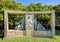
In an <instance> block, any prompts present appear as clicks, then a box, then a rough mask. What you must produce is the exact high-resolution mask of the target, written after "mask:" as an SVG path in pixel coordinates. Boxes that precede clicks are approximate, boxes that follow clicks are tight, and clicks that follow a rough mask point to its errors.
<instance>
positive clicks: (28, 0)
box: [15, 0, 60, 5]
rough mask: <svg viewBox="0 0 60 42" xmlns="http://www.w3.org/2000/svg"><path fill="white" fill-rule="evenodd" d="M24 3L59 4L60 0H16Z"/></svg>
mask: <svg viewBox="0 0 60 42" xmlns="http://www.w3.org/2000/svg"><path fill="white" fill-rule="evenodd" d="M15 1H16V2H20V3H22V4H23V5H29V4H31V3H35V4H36V3H42V5H57V4H60V0H15Z"/></svg>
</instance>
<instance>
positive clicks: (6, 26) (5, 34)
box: [4, 11, 8, 38]
mask: <svg viewBox="0 0 60 42" xmlns="http://www.w3.org/2000/svg"><path fill="white" fill-rule="evenodd" d="M7 31H8V14H7V11H4V37H5V38H6V37H7Z"/></svg>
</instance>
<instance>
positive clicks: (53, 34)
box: [51, 11, 55, 38]
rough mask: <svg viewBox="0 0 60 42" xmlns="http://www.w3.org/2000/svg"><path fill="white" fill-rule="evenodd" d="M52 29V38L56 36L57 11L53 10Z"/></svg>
mask: <svg viewBox="0 0 60 42" xmlns="http://www.w3.org/2000/svg"><path fill="white" fill-rule="evenodd" d="M51 29H52V38H54V37H55V11H52V15H51Z"/></svg>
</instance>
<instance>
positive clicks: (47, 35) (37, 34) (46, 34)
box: [34, 31, 52, 37]
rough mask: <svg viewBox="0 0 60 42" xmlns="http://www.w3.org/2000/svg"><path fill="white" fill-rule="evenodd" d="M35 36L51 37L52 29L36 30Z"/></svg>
mask: <svg viewBox="0 0 60 42" xmlns="http://www.w3.org/2000/svg"><path fill="white" fill-rule="evenodd" d="M34 36H36V37H51V36H52V33H51V31H34Z"/></svg>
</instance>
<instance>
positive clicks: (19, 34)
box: [7, 30, 25, 38]
mask: <svg viewBox="0 0 60 42" xmlns="http://www.w3.org/2000/svg"><path fill="white" fill-rule="evenodd" d="M23 36H25V31H23V30H8V32H7V38H11V37H23Z"/></svg>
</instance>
